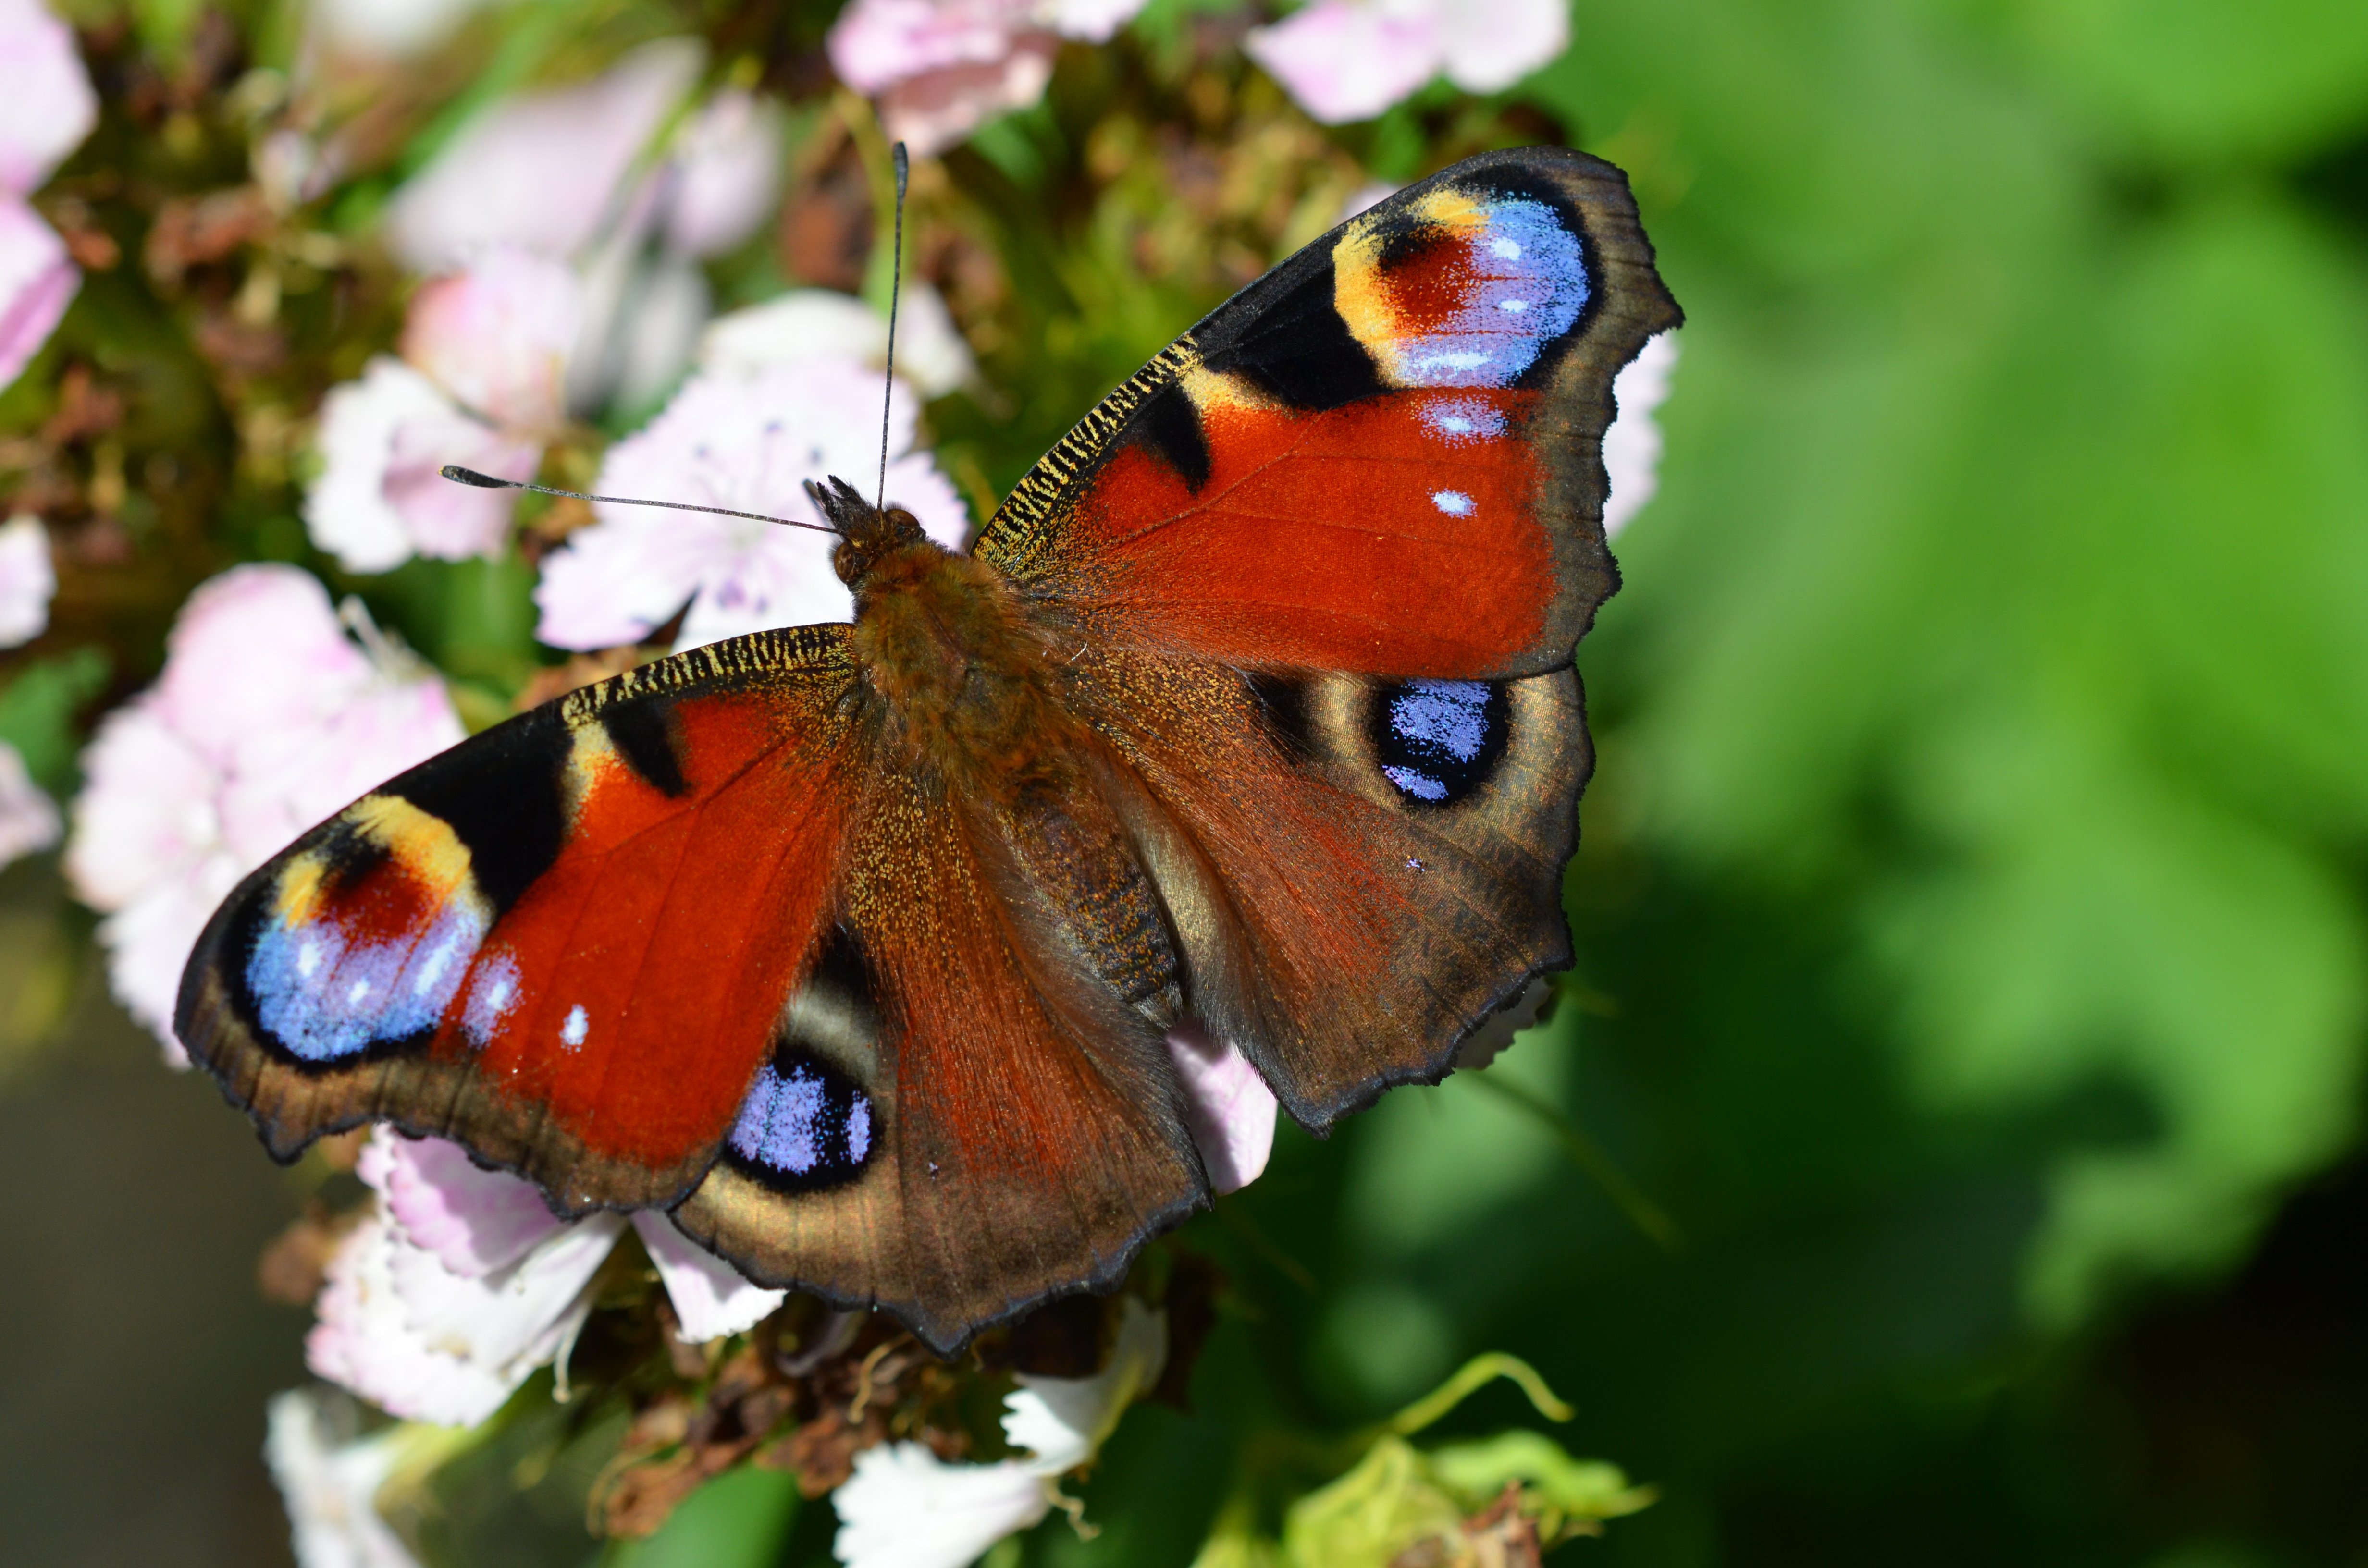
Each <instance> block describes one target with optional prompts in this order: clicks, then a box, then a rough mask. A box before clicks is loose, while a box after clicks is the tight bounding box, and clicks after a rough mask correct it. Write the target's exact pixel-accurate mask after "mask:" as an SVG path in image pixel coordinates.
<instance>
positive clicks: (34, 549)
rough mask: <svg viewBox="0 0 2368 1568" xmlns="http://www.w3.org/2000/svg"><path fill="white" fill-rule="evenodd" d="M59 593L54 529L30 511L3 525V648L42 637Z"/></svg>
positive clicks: (0, 528)
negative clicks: (53, 558) (53, 554)
mask: <svg viewBox="0 0 2368 1568" xmlns="http://www.w3.org/2000/svg"><path fill="white" fill-rule="evenodd" d="M57 591H58V573H57V568H56V567H55V566H54V565H52V564H51V561H50V530H49V529H47V528H43V527H42V526H41V519H40V518H39V517H34V516H33V515H32V514H31V513H29V512H19V513H17V516H15V517H11V518H9V519H8V520H7V521H6V522H5V523H0V648H14V647H15V646H17V644H18V643H20V642H31V641H32V640H33V639H34V638H36V637H39V636H40V634H41V632H42V631H43V630H44V629H45V628H47V627H48V625H49V624H50V599H51V597H52V596H53V595H55V594H56V593H57Z"/></svg>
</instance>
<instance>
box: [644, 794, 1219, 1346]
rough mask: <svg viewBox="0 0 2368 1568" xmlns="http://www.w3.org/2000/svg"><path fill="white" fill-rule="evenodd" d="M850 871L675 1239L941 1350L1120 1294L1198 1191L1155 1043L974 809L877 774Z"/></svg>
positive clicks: (1194, 1157)
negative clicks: (1092, 1295) (1028, 1313)
mask: <svg viewBox="0 0 2368 1568" xmlns="http://www.w3.org/2000/svg"><path fill="white" fill-rule="evenodd" d="M848 858H849V866H850V875H849V881H848V893H847V898H846V902H845V905H844V909H845V915H844V925H843V926H841V927H840V928H839V929H838V930H837V931H836V932H835V933H834V934H833V936H832V937H830V938H829V942H828V947H827V950H826V953H825V958H824V960H822V961H821V962H820V963H818V964H817V965H816V966H815V969H814V971H813V974H812V976H811V978H810V979H809V981H808V983H807V984H806V985H805V987H804V988H803V990H802V991H801V992H800V993H799V994H798V995H797V996H796V997H795V998H794V999H793V1001H792V1004H791V1008H790V1009H789V1013H788V1016H787V1018H786V1021H785V1025H784V1028H783V1031H782V1036H781V1040H780V1049H779V1051H777V1053H776V1055H775V1057H774V1059H773V1061H772V1062H770V1063H769V1064H768V1067H767V1068H766V1069H765V1074H764V1077H763V1079H762V1081H761V1085H760V1088H759V1090H758V1092H757V1094H756V1095H754V1096H751V1099H750V1104H749V1109H748V1111H747V1112H746V1113H745V1114H744V1117H743V1119H742V1121H741V1124H740V1126H739V1127H738V1128H737V1129H736V1130H735V1132H734V1137H733V1139H732V1141H731V1142H730V1143H729V1144H728V1145H727V1146H726V1150H725V1153H724V1156H723V1159H722V1160H721V1161H720V1162H718V1164H717V1165H716V1166H715V1168H714V1170H713V1171H712V1172H711V1173H710V1174H709V1176H708V1177H707V1179H706V1181H705V1182H703V1183H702V1184H701V1185H700V1187H699V1189H698V1190H697V1191H696V1192H695V1193H693V1194H692V1195H691V1197H690V1199H689V1200H688V1201H687V1202H685V1203H684V1204H683V1205H682V1207H681V1208H680V1209H678V1210H677V1211H676V1215H675V1218H676V1220H677V1222H678V1223H679V1224H681V1226H682V1227H683V1229H684V1230H685V1231H687V1232H689V1233H690V1234H691V1235H693V1236H696V1237H698V1238H699V1239H700V1240H701V1241H703V1242H705V1243H706V1244H708V1245H710V1246H712V1247H713V1248H714V1249H715V1250H716V1251H717V1252H719V1253H721V1254H723V1256H726V1257H728V1258H731V1259H732V1260H733V1261H734V1262H735V1263H737V1264H738V1265H739V1266H740V1267H742V1269H743V1270H744V1271H745V1272H746V1273H747V1274H748V1275H749V1276H750V1277H751V1278H756V1279H759V1280H763V1281H765V1282H768V1283H770V1284H775V1285H780V1286H791V1287H796V1288H800V1289H803V1290H812V1291H814V1292H816V1293H817V1294H820V1295H822V1296H824V1297H825V1298H826V1299H828V1300H830V1301H834V1302H836V1303H837V1304H839V1305H841V1306H845V1307H868V1306H878V1307H882V1308H883V1309H885V1310H886V1311H888V1312H892V1313H893V1314H894V1315H895V1316H896V1317H897V1318H898V1319H900V1320H901V1321H903V1322H904V1323H905V1324H907V1325H908V1326H910V1327H911V1328H912V1329H913V1330H914V1332H915V1333H916V1334H918V1335H920V1336H921V1337H922V1338H923V1339H924V1340H926V1341H928V1343H929V1344H930V1345H931V1346H935V1347H936V1348H937V1349H939V1351H940V1352H941V1353H951V1351H952V1350H954V1349H955V1348H957V1347H959V1346H961V1345H962V1343H963V1342H964V1341H966V1340H967V1339H968V1338H969V1337H970V1335H972V1334H973V1333H974V1332H975V1331H976V1330H977V1329H979V1328H981V1327H983V1326H985V1325H986V1324H991V1323H995V1322H997V1321H999V1320H1001V1319H1003V1318H1006V1317H1008V1316H1010V1315H1011V1314H1013V1313H1015V1312H1019V1311H1021V1310H1023V1309H1025V1308H1026V1307H1028V1306H1029V1305H1030V1304H1032V1303H1034V1302H1036V1301H1042V1300H1043V1299H1045V1298H1046V1297H1048V1296H1051V1295H1055V1294H1060V1293H1064V1292H1066V1291H1070V1290H1077V1289H1079V1288H1081V1287H1089V1288H1098V1289H1106V1288H1108V1287H1110V1286H1111V1285H1113V1284H1115V1283H1116V1282H1117V1281H1118V1279H1119V1278H1120V1277H1121V1275H1122V1274H1123V1273H1124V1271H1125V1268H1126V1265H1127V1263H1128V1261H1129V1259H1130V1258H1131V1257H1132V1256H1133V1252H1134V1250H1135V1248H1136V1247H1137V1246H1138V1245H1140V1244H1141V1243H1142V1242H1143V1241H1144V1238H1145V1237H1147V1236H1149V1235H1151V1234H1153V1233H1156V1232H1157V1231H1159V1230H1163V1229H1165V1228H1166V1227H1167V1226H1168V1225H1170V1224H1172V1223H1174V1222H1175V1221H1177V1220H1178V1219H1180V1218H1182V1217H1183V1215H1184V1214H1185V1213H1187V1212H1189V1211H1190V1210H1191V1209H1192V1208H1193V1207H1194V1206H1195V1205H1197V1204H1199V1203H1201V1201H1203V1200H1205V1199H1206V1197H1207V1192H1208V1187H1207V1182H1206V1178H1205V1176H1203V1174H1202V1171H1201V1161H1200V1157H1199V1155H1198V1154H1197V1153H1195V1152H1194V1149H1193V1146H1192V1142H1191V1138H1190V1133H1189V1132H1188V1131H1186V1129H1185V1122H1184V1118H1183V1113H1182V1112H1183V1108H1182V1103H1181V1098H1182V1096H1181V1090H1180V1088H1179V1086H1178V1082H1177V1079H1176V1076H1175V1073H1174V1070H1173V1068H1172V1067H1171V1066H1170V1065H1169V1064H1168V1062H1167V1055H1166V1052H1165V1051H1164V1048H1163V1047H1162V1045H1161V1041H1160V1031H1159V1029H1158V1028H1156V1027H1155V1026H1153V1025H1152V1024H1151V1023H1149V1022H1148V1021H1147V1020H1146V1019H1145V1017H1144V1016H1143V1015H1142V1014H1141V1013H1139V1012H1137V1011H1135V1010H1134V1009H1133V1008H1132V1007H1130V1006H1127V1005H1126V1004H1125V1003H1124V1002H1123V1001H1122V1000H1121V998H1120V997H1119V995H1118V994H1116V993H1115V992H1114V991H1113V990H1111V989H1110V986H1108V985H1107V984H1106V983H1102V982H1101V981H1099V980H1098V979H1096V978H1095V977H1094V976H1092V975H1090V974H1089V973H1087V972H1086V971H1084V970H1083V969H1081V968H1080V967H1079V966H1078V963H1077V960H1076V955H1075V951H1074V949H1071V948H1070V947H1068V946H1067V945H1066V944H1064V941H1063V940H1062V939H1061V937H1059V936H1058V934H1057V933H1056V932H1055V931H1054V930H1053V924H1052V922H1051V921H1049V920H1048V919H1047V916H1048V915H1053V912H1051V911H1048V910H1046V909H1044V908H1042V907H1041V906H1040V905H1039V904H1038V903H1037V901H1036V899H1035V896H1034V895H1033V894H1032V892H1030V889H1029V888H1028V887H1027V886H1026V885H1025V884H1024V881H1023V879H1022V878H1021V877H1019V875H1018V874H1016V869H1015V867H1014V866H1013V865H1012V864H1011V862H1010V860H1009V858H1008V850H1006V849H1005V848H1004V847H1003V846H1002V845H1001V842H1000V840H999V838H998V835H997V832H996V827H995V825H994V824H992V823H991V822H989V821H987V820H985V818H983V817H981V816H980V815H979V814H978V813H977V811H976V808H975V806H974V804H973V805H965V804H964V803H962V802H958V801H950V800H948V799H947V798H946V797H945V796H944V795H943V794H942V792H939V791H937V790H933V789H931V788H929V787H928V786H927V785H925V784H921V783H917V782H916V781H915V780H914V779H912V778H909V777H907V776H903V775H891V776H887V777H883V778H881V779H880V780H878V781H877V789H876V791H875V794H874V796H873V798H872V799H871V801H869V802H868V803H867V806H866V809H865V810H864V812H863V814H862V820H861V823H860V825H859V826H858V828H857V829H856V836H855V840H854V843H853V845H852V846H851V847H850V850H849V857H848Z"/></svg>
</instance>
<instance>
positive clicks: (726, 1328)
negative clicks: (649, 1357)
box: [633, 1209, 789, 1345]
mask: <svg viewBox="0 0 2368 1568" xmlns="http://www.w3.org/2000/svg"><path fill="white" fill-rule="evenodd" d="M633 1229H634V1230H636V1231H638V1232H640V1233H641V1237H642V1246H643V1250H644V1251H646V1252H647V1253H648V1254H649V1255H650V1261H651V1262H652V1263H654V1264H655V1265H657V1270H658V1280H659V1282H660V1283H661V1284H663V1285H665V1286H666V1300H668V1301H672V1302H673V1303H674V1315H675V1320H676V1321H677V1323H679V1324H682V1336H683V1338H685V1339H687V1340H689V1342H690V1343H692V1344H693V1345H701V1344H704V1343H706V1342H707V1341H708V1340H711V1339H722V1338H723V1337H724V1336H725V1335H732V1334H744V1333H746V1332H747V1331H748V1330H749V1329H752V1328H754V1327H756V1326H757V1324H759V1323H761V1322H763V1321H764V1320H765V1319H766V1318H768V1317H770V1316H771V1315H772V1314H773V1312H774V1309H776V1308H778V1307H779V1306H780V1304H781V1303H782V1302H783V1301H787V1300H788V1299H789V1292H788V1291H786V1290H766V1289H765V1288H764V1287H763V1286H761V1285H751V1284H750V1283H748V1281H747V1280H746V1279H744V1278H741V1277H740V1271H739V1270H738V1269H736V1268H734V1267H732V1266H731V1265H730V1264H728V1263H726V1262H724V1261H723V1259H722V1258H720V1257H718V1256H715V1255H714V1254H713V1253H712V1252H709V1251H708V1250H707V1249H706V1248H705V1247H703V1246H700V1244H698V1243H697V1242H694V1241H692V1240H691V1239H690V1238H689V1236H686V1235H684V1234H683V1233H682V1232H681V1230H680V1229H679V1228H677V1226H676V1224H675V1222H674V1221H672V1220H670V1219H668V1218H666V1216H665V1215H664V1214H660V1213H658V1212H656V1211H655V1210H647V1209H645V1210H643V1211H642V1212H640V1213H638V1214H636V1215H634V1216H633Z"/></svg>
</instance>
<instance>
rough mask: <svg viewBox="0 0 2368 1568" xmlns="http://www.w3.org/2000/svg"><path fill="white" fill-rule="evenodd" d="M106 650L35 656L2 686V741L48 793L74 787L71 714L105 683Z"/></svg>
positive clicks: (74, 738) (86, 650) (0, 710)
mask: <svg viewBox="0 0 2368 1568" xmlns="http://www.w3.org/2000/svg"><path fill="white" fill-rule="evenodd" d="M107 669H108V660H107V654H106V653H104V652H102V651H101V650H99V649H97V648H88V647H85V648H76V649H75V650H74V652H73V653H63V654H60V655H59V656H57V657H55V658H49V659H36V660H35V661H34V662H33V663H31V664H29V665H26V666H25V668H24V669H22V670H20V671H19V672H17V677H16V678H15V679H14V680H12V681H10V682H9V683H8V685H7V687H6V689H5V690H0V741H6V742H7V743H8V744H10V745H12V746H15V747H16V748H17V754H18V755H19V756H22V757H23V758H24V759H25V771H27V772H28V773H29V774H31V775H32V776H33V778H34V780H35V781H36V782H38V783H39V784H40V785H41V787H42V788H44V789H46V790H51V791H52V792H63V791H64V790H66V789H68V788H69V787H71V786H72V784H73V782H74V756H75V752H76V749H77V740H76V736H75V733H74V714H75V712H76V710H79V709H80V708H81V707H82V705H83V704H84V703H85V702H88V701H89V700H90V699H92V698H94V697H96V696H97V695H98V692H99V689H100V688H101V687H104V686H106V684H107Z"/></svg>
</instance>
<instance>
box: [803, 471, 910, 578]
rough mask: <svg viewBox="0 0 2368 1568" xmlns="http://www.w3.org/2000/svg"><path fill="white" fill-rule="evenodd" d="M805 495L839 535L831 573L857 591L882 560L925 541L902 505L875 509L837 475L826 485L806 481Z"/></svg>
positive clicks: (831, 554)
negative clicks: (810, 498)
mask: <svg viewBox="0 0 2368 1568" xmlns="http://www.w3.org/2000/svg"><path fill="white" fill-rule="evenodd" d="M806 494H807V495H808V496H810V497H812V498H813V501H814V505H815V506H817V507H819V508H821V510H822V515H823V516H824V517H826V518H828V519H829V520H830V526H831V531H832V532H834V533H836V534H837V535H838V548H837V549H836V550H834V551H831V552H830V565H831V570H832V571H834V572H837V574H838V580H839V581H840V582H842V583H845V584H846V585H848V587H850V588H859V589H860V587H861V586H862V584H863V579H864V578H865V577H866V576H867V575H869V574H870V573H871V569H872V567H873V566H875V565H877V564H878V563H879V562H880V561H881V560H882V558H883V557H885V556H888V555H891V554H894V552H896V551H900V550H903V549H905V548H907V547H908V546H911V545H916V544H920V543H922V542H924V541H925V540H928V535H927V534H926V533H924V532H922V531H921V520H920V519H919V518H918V517H915V516H913V514H912V513H910V512H908V511H906V510H905V508H904V507H902V506H885V507H882V506H873V505H872V504H871V502H869V501H867V500H865V499H864V498H863V493H862V492H861V491H860V490H858V489H856V488H855V486H853V485H852V484H849V483H847V481H845V480H843V479H841V478H839V477H838V476H837V474H833V475H832V476H831V477H830V479H829V481H828V482H827V483H822V484H817V483H814V481H813V480H808V481H806Z"/></svg>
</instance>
